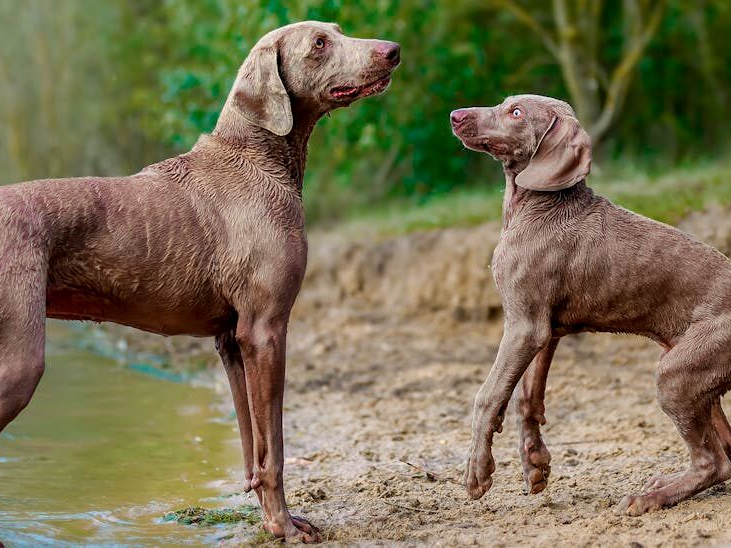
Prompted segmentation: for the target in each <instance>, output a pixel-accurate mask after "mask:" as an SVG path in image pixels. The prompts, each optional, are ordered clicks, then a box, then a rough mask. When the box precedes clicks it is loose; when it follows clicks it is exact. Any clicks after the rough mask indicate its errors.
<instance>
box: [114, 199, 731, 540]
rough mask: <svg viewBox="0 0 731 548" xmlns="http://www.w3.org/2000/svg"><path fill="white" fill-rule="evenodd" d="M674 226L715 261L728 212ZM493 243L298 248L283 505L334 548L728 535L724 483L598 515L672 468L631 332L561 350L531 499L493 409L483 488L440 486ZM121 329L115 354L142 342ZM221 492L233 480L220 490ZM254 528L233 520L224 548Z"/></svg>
mask: <svg viewBox="0 0 731 548" xmlns="http://www.w3.org/2000/svg"><path fill="white" fill-rule="evenodd" d="M683 227H684V228H685V229H687V230H689V231H691V232H693V233H695V234H697V235H699V236H700V237H702V238H703V239H705V240H706V241H709V242H711V243H714V244H715V245H717V246H719V247H720V248H721V249H722V250H724V251H725V252H726V253H728V252H729V251H731V213H729V212H728V211H726V210H721V209H718V210H712V211H710V212H706V213H703V214H694V215H692V216H691V217H689V218H688V220H687V221H686V222H685V223H684V224H683ZM498 233H499V229H498V227H497V226H496V225H483V226H480V227H477V228H473V229H450V230H442V231H435V232H430V233H423V234H414V235H409V236H403V237H400V238H395V239H391V240H385V241H380V242H372V241H361V242H345V241H342V240H340V239H338V238H337V237H336V236H333V235H326V236H320V237H315V238H313V239H312V246H311V247H312V251H311V255H310V268H309V271H308V275H307V279H306V280H305V285H304V288H303V292H302V295H301V297H300V300H299V302H298V304H297V306H296V309H295V311H294V315H293V321H292V324H291V327H290V337H289V341H290V348H289V364H288V374H287V377H288V378H287V392H286V409H285V430H286V431H285V435H286V440H287V466H286V470H285V477H286V486H287V492H288V496H289V501H290V503H291V504H292V506H293V507H294V510H295V511H296V512H301V513H303V514H306V515H308V516H309V517H310V518H311V519H312V520H313V521H314V522H315V523H316V524H318V525H319V526H320V527H322V529H323V531H324V532H325V534H326V535H327V537H328V539H329V540H330V541H332V542H334V543H347V544H351V543H354V544H365V545H373V544H388V545H391V544H395V543H399V544H405V545H416V544H422V543H429V544H434V545H442V546H456V545H470V544H477V545H505V546H508V545H514V544H516V543H518V542H523V543H527V544H530V545H596V544H608V545H611V546H614V545H629V544H633V545H635V546H636V545H637V543H639V544H642V545H648V546H652V545H660V544H669V545H688V544H701V545H708V544H710V545H717V544H724V543H731V530H729V528H728V526H727V524H728V515H730V514H731V487H729V486H726V487H720V488H716V489H713V490H711V491H709V492H707V493H705V494H703V495H701V496H698V497H696V498H694V499H693V500H691V501H687V502H685V503H683V504H681V505H679V506H678V507H676V508H673V509H670V510H666V511H662V512H658V513H656V514H652V515H648V516H644V517H641V518H630V517H626V516H620V515H616V514H615V511H614V507H615V506H616V504H617V503H618V502H619V500H620V499H621V497H622V496H623V495H624V494H625V493H627V492H632V491H635V490H637V489H638V488H640V487H641V485H642V484H643V483H644V481H645V480H647V479H648V477H649V476H651V475H653V474H655V473H659V472H667V471H672V470H678V469H681V468H682V467H683V466H684V465H685V459H686V453H685V449H684V447H683V445H682V442H681V440H680V438H679V437H678V435H677V434H676V433H675V431H674V428H673V425H672V423H671V422H670V420H669V419H667V417H665V416H664V415H663V413H662V412H661V411H660V409H659V407H658V405H657V402H656V399H655V388H654V365H655V362H656V360H657V358H658V356H659V349H658V348H657V347H656V346H655V345H654V344H653V343H650V342H648V341H644V340H642V339H639V338H632V337H625V336H609V335H582V336H576V337H567V338H566V339H565V340H564V341H562V343H561V345H560V346H559V350H558V352H557V355H556V359H555V364H554V366H553V369H552V371H551V375H550V378H549V386H548V393H547V418H548V424H547V426H546V427H545V429H544V432H545V438H546V441H547V444H548V447H549V449H550V450H551V452H552V454H553V472H552V475H551V478H550V481H549V487H548V489H547V490H546V491H545V492H544V493H541V494H539V495H535V496H527V495H525V494H524V493H523V483H522V479H521V468H520V464H519V461H518V457H517V449H516V447H517V435H516V434H517V433H516V428H515V426H514V423H515V421H514V417H512V416H511V417H509V418H508V421H507V423H506V426H507V427H506V429H505V433H504V434H502V435H500V436H497V438H496V444H495V457H496V462H497V465H498V466H497V471H496V473H495V483H494V487H493V489H492V490H491V491H490V492H489V493H488V494H487V495H486V496H485V497H484V499H482V500H480V501H477V502H472V501H468V500H467V497H466V495H465V492H464V489H463V487H462V486H460V485H458V483H459V481H460V480H461V474H462V467H463V463H464V460H465V457H466V452H467V448H468V444H469V424H470V411H471V404H472V399H473V397H474V395H475V393H476V392H477V389H478V388H479V386H480V384H481V383H482V381H483V380H484V378H485V376H486V375H487V372H488V370H489V367H490V365H491V364H492V360H493V359H494V356H495V352H496V350H497V345H498V343H499V339H500V335H501V331H502V326H501V324H500V321H499V320H500V306H499V299H498V297H497V294H496V292H495V289H494V286H493V284H492V279H491V275H490V272H489V270H488V268H487V265H488V263H489V259H490V256H491V252H492V249H493V247H494V245H495V243H496V242H497V238H498ZM115 333H117V334H118V333H119V332H117V331H115ZM124 336H125V337H127V338H128V339H129V341H130V344H132V345H133V346H134V345H139V344H143V343H141V342H140V341H147V340H148V339H146V338H144V337H138V336H137V335H135V336H134V338H132V336H129V335H124ZM155 344H157V345H158V347H159V348H160V349H161V351H164V352H171V353H172V355H174V356H176V359H185V358H186V356H189V355H190V354H191V353H193V354H195V355H196V356H197V357H196V358H195V359H207V360H210V362H211V363H215V361H216V358H215V357H214V355H213V352H212V343H210V342H206V343H205V344H204V346H201V345H200V343H197V342H191V341H190V340H187V339H181V340H179V341H174V340H173V342H168V343H161V342H155ZM166 349H167V350H166ZM730 402H731V400H729V399H728V398H727V399H726V402H725V403H726V407H727V409H728V404H729V403H730ZM402 461H407V462H410V463H411V464H413V465H415V466H416V467H419V468H421V469H424V470H428V471H430V472H431V474H430V476H429V477H427V475H426V474H425V473H424V472H422V471H419V470H418V469H417V468H414V467H411V466H409V465H407V464H404V463H403V462H402ZM432 474H433V475H432ZM238 485H239V483H238V481H237V478H235V477H234V478H232V480H231V483H230V484H228V485H226V486H224V489H226V490H231V491H236V490H237V489H238ZM255 533H256V531H252V530H250V529H246V528H242V530H241V533H240V535H239V536H238V538H237V540H239V541H241V540H243V541H247V540H251V539H253V538H254V535H255Z"/></svg>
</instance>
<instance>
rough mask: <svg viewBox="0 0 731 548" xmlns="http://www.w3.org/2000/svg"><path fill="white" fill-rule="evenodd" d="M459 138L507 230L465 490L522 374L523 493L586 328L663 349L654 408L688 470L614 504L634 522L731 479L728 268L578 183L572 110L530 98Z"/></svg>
mask: <svg viewBox="0 0 731 548" xmlns="http://www.w3.org/2000/svg"><path fill="white" fill-rule="evenodd" d="M451 122H452V128H453V131H454V134H455V135H456V136H457V137H458V138H459V139H460V140H461V141H462V143H463V144H464V145H465V146H466V147H468V148H470V149H473V150H477V151H479V152H487V153H488V154H490V155H491V156H493V157H494V158H495V159H497V160H499V161H500V162H502V164H503V170H504V172H505V179H506V189H505V199H504V202H503V229H502V234H501V237H500V242H499V244H498V246H497V247H496V248H495V252H494V255H493V259H492V269H493V273H494V276H495V283H496V285H497V288H498V290H499V292H500V295H501V298H502V303H503V309H504V312H505V331H504V334H503V339H502V341H501V342H500V349H499V350H498V354H497V358H496V360H495V364H494V365H493V367H492V370H491V371H490V374H489V376H488V378H487V380H486V381H485V383H484V384H483V386H482V388H481V389H480V391H479V393H478V394H477V398H476V400H475V407H474V416H473V421H472V445H471V449H470V456H469V460H468V463H467V470H466V476H465V480H466V484H467V490H468V492H469V494H470V496H471V497H472V498H480V497H481V496H482V495H484V494H485V492H486V491H487V490H488V489H490V486H491V485H492V479H491V475H492V473H493V471H494V470H495V464H494V461H493V458H492V452H491V445H492V438H493V435H494V433H495V432H500V431H501V429H502V422H503V415H504V412H505V408H506V406H507V404H508V400H509V399H510V396H511V394H512V392H513V389H514V388H515V386H516V384H517V383H518V381H519V380H520V378H521V377H523V390H522V396H521V397H520V398H519V400H518V412H519V415H520V417H519V423H520V426H521V445H520V452H521V458H522V461H523V470H524V477H525V480H526V483H527V485H528V488H529V489H530V490H531V492H532V493H537V492H539V491H541V490H543V489H544V488H545V486H546V481H547V479H548V474H549V472H550V467H549V463H550V454H549V453H548V450H547V449H546V447H545V445H544V443H543V441H542V439H541V435H540V430H539V427H540V425H541V424H544V423H545V418H544V412H545V411H544V404H543V399H544V392H545V386H546V376H547V375H548V369H549V367H550V364H551V359H552V357H553V353H554V352H555V350H556V345H557V344H558V341H559V339H560V338H561V337H562V336H564V335H566V334H569V333H579V332H583V331H605V332H622V333H634V334H637V335H644V336H646V337H649V338H651V339H653V340H655V341H657V342H658V343H659V344H660V345H661V346H662V347H663V349H664V353H663V356H662V358H661V360H660V363H659V365H658V368H657V390H658V397H659V401H660V405H661V406H662V409H663V411H664V412H665V413H666V414H667V415H668V416H669V417H670V418H671V419H672V420H673V422H674V423H675V426H676V427H677V429H678V432H679V433H680V435H681V436H682V437H683V440H684V441H685V443H686V444H687V446H688V449H689V451H690V459H691V463H690V468H688V470H686V471H684V472H680V473H677V474H671V475H668V476H657V477H655V478H653V479H651V480H650V481H649V482H648V483H647V484H646V485H645V488H644V489H643V493H642V494H639V495H628V496H627V497H625V498H624V500H623V501H622V504H621V505H620V507H621V508H622V509H623V510H624V511H626V512H627V513H628V514H630V515H635V516H636V515H640V514H643V513H645V512H648V511H652V510H656V509H658V508H662V507H667V506H672V505H674V504H676V503H678V502H680V501H682V500H685V499H687V498H689V497H691V496H693V495H695V494H696V493H699V492H701V491H703V490H704V489H707V488H709V487H711V486H712V485H716V484H717V483H720V482H723V481H725V480H727V479H729V477H731V462H730V461H729V457H730V456H731V428H730V427H729V423H728V421H727V420H726V417H725V416H724V414H723V410H722V408H721V402H720V397H721V396H722V395H723V394H724V393H725V392H726V391H727V390H728V389H729V388H731V262H729V260H728V259H727V258H726V257H724V256H723V255H722V254H721V253H719V252H718V251H716V250H715V249H713V248H711V247H709V246H707V245H704V244H702V243H700V242H698V241H696V240H693V239H692V238H691V237H689V236H688V235H686V234H684V233H683V232H681V231H679V230H676V229H675V228H672V227H670V226H667V225H664V224H661V223H658V222H655V221H652V220H650V219H647V218H645V217H641V216H640V215H636V214H634V213H632V212H630V211H627V210H626V209H622V208H620V207H617V206H615V205H613V204H612V203H611V202H609V201H608V200H607V199H605V198H602V197H601V196H597V195H595V194H594V193H593V192H592V191H591V189H590V188H589V187H587V186H586V183H585V181H584V180H585V178H586V176H587V175H588V174H589V168H590V164H591V141H590V139H589V136H588V135H587V134H586V132H585V131H584V130H583V129H582V128H581V126H580V125H579V122H578V120H577V119H576V117H575V115H574V111H573V110H572V109H571V107H570V106H569V105H568V104H566V103H564V102H563V101H558V100H556V99H551V98H548V97H541V96H536V95H518V96H515V97H508V98H507V99H506V100H505V101H504V102H503V103H502V104H500V105H497V106H495V107H491V108H468V109H460V110H455V111H454V112H452V114H451Z"/></svg>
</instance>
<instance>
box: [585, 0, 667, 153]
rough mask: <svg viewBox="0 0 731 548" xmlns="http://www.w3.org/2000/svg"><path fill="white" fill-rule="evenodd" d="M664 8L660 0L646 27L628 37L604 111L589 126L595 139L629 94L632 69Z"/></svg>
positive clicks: (609, 123)
mask: <svg viewBox="0 0 731 548" xmlns="http://www.w3.org/2000/svg"><path fill="white" fill-rule="evenodd" d="M664 9H665V0H659V1H658V2H657V3H656V4H655V7H654V9H653V11H652V13H651V15H650V18H649V19H648V22H647V25H646V26H645V27H644V29H637V31H636V34H635V36H634V37H629V38H628V39H629V40H631V41H630V43H629V44H628V47H627V48H626V49H625V54H624V56H623V57H622V60H621V61H620V63H619V64H618V65H617V67H616V68H615V69H614V71H613V72H612V76H611V78H610V81H609V88H608V90H607V96H606V99H605V101H604V107H603V109H602V113H601V115H600V116H599V118H598V119H597V120H596V122H595V123H594V124H593V125H592V126H591V127H590V128H589V135H590V136H591V138H592V139H594V140H595V141H597V140H600V139H601V138H602V137H603V136H604V134H605V133H606V131H607V130H608V129H609V126H610V125H611V123H612V122H613V121H614V117H615V116H616V114H617V112H618V110H619V108H620V107H621V105H622V102H623V101H624V98H625V96H626V94H627V90H628V88H629V84H630V81H631V77H632V71H633V70H634V68H635V66H636V65H637V63H638V62H639V60H640V59H641V57H642V54H643V53H644V51H645V48H646V47H647V44H648V43H649V42H650V40H651V39H652V37H653V36H654V35H655V33H656V32H657V29H658V27H659V26H660V21H661V20H662V15H663V12H664ZM633 34H634V33H633Z"/></svg>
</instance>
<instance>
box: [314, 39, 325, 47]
mask: <svg viewBox="0 0 731 548" xmlns="http://www.w3.org/2000/svg"><path fill="white" fill-rule="evenodd" d="M315 47H316V48H317V49H322V48H324V47H325V40H323V39H322V38H318V39H317V40H315Z"/></svg>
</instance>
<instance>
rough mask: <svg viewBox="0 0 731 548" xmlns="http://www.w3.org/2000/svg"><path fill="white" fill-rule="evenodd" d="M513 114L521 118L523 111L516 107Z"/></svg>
mask: <svg viewBox="0 0 731 548" xmlns="http://www.w3.org/2000/svg"><path fill="white" fill-rule="evenodd" d="M511 114H512V115H513V118H520V117H521V116H522V115H523V111H522V110H520V109H519V108H517V107H516V108H514V109H513V112H512V113H511Z"/></svg>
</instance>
